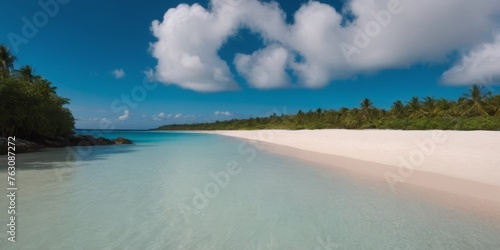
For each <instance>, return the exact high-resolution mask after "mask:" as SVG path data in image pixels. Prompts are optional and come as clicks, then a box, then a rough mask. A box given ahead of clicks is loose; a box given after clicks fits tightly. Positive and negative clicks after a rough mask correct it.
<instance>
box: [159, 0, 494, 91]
mask: <svg viewBox="0 0 500 250" xmlns="http://www.w3.org/2000/svg"><path fill="white" fill-rule="evenodd" d="M209 6H210V7H209V8H208V9H206V8H204V7H202V6H200V5H198V4H194V5H191V6H190V5H186V4H181V5H179V6H177V7H176V8H171V9H169V10H168V11H167V12H166V13H165V15H164V17H163V20H162V21H158V20H157V21H154V22H153V23H152V26H151V30H152V32H153V34H154V36H155V37H156V38H157V41H156V42H155V43H152V44H151V53H152V55H153V56H154V57H155V58H157V59H158V64H157V66H156V69H155V77H156V78H157V79H158V80H159V81H161V82H164V83H166V84H176V85H179V86H180V87H182V88H186V89H191V90H195V91H201V92H213V91H223V90H231V89H237V88H238V86H237V84H236V83H235V81H234V76H233V73H232V72H231V71H230V68H229V63H233V64H234V66H235V68H236V71H237V72H234V73H238V74H240V75H241V76H243V77H244V78H245V79H246V80H247V82H248V83H249V84H250V85H251V86H252V87H255V88H261V89H270V88H281V87H286V86H288V85H289V79H290V76H289V73H290V72H291V73H292V74H293V75H294V76H297V78H298V79H297V82H296V84H298V85H301V86H304V87H310V88H319V87H323V86H325V85H326V84H328V83H329V82H331V81H333V80H336V79H343V78H349V77H352V76H354V75H357V74H363V73H369V72H374V71H379V70H384V69H394V68H404V67H409V66H412V65H415V64H420V63H429V62H431V63H435V62H438V63H446V62H448V61H447V60H449V59H448V56H449V55H450V54H452V53H454V52H462V53H463V54H464V55H465V56H464V57H463V58H461V59H459V62H458V63H457V64H456V65H455V67H453V68H452V69H450V71H448V72H447V73H446V74H445V76H444V79H446V80H447V81H449V82H452V83H457V84H460V83H464V82H466V81H467V80H465V79H466V78H467V77H473V78H474V77H477V75H476V74H490V75H493V77H496V76H498V74H499V73H500V68H499V67H496V65H498V61H495V60H494V59H495V58H498V56H496V57H495V56H494V55H490V54H489V53H494V52H496V53H497V54H496V55H498V43H499V42H498V37H497V39H496V40H495V42H494V43H491V40H492V34H491V31H492V30H495V29H497V28H499V27H500V25H499V21H498V20H500V18H499V17H500V4H498V1H497V0H482V1H469V0H440V1H434V0H419V1H412V0H387V1H376V0H351V1H349V2H347V3H346V4H345V6H344V9H342V10H336V9H334V8H333V7H332V6H330V5H328V4H324V3H320V2H317V1H309V2H306V3H304V4H303V5H302V6H301V7H300V8H299V9H298V10H297V11H296V12H295V13H294V14H293V17H294V18H293V22H292V23H287V22H286V18H285V17H286V16H285V14H284V12H283V10H281V8H280V6H279V5H278V4H277V3H274V2H270V3H269V2H261V1H258V0H245V1H243V0H211V2H210V5H209ZM347 13H348V14H349V15H350V16H353V17H354V18H353V19H352V20H350V21H346V18H345V17H346V15H347ZM243 27H246V28H249V29H250V30H252V31H253V32H254V33H256V34H259V35H260V36H261V37H262V38H263V41H264V47H263V48H261V49H258V50H257V51H255V52H253V53H250V54H242V53H236V54H235V55H234V59H233V60H232V62H231V60H228V61H224V60H223V59H222V58H220V57H219V56H218V54H217V52H218V50H219V49H220V48H221V47H222V46H223V45H224V43H225V42H226V41H227V40H228V38H229V37H231V36H233V35H235V34H237V33H238V31H239V30H240V29H241V28H243ZM492 63H493V64H492ZM494 63H496V64H494ZM486 64H489V65H488V66H487V67H481V66H479V65H486ZM479 68H481V69H480V70H479ZM459 78H464V79H459Z"/></svg>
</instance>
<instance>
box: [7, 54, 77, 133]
mask: <svg viewBox="0 0 500 250" xmlns="http://www.w3.org/2000/svg"><path fill="white" fill-rule="evenodd" d="M15 60H16V57H15V56H14V55H12V53H11V52H10V50H9V49H8V48H7V47H6V46H4V45H0V133H1V134H0V136H3V137H7V136H18V137H21V138H32V137H54V136H67V135H70V134H72V133H73V132H74V125H75V122H74V118H73V115H72V114H71V112H70V110H69V109H68V108H66V107H65V105H66V104H68V103H69V99H67V98H63V97H60V96H58V95H57V93H56V87H54V86H52V83H51V82H50V81H48V80H47V79H45V78H43V77H42V76H39V75H35V72H34V70H33V68H32V67H31V66H23V67H21V68H19V69H15V68H14V61H15Z"/></svg>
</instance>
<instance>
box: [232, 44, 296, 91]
mask: <svg viewBox="0 0 500 250" xmlns="http://www.w3.org/2000/svg"><path fill="white" fill-rule="evenodd" d="M234 64H235V65H236V69H237V70H238V72H239V73H240V74H242V75H243V76H244V77H245V78H246V79H247V80H248V82H249V83H250V85H252V86H253V87H255V88H259V89H270V88H280V87H285V86H287V84H288V75H287V74H286V72H285V70H286V67H287V64H288V51H287V50H286V49H284V48H283V47H281V46H274V45H272V46H269V47H266V48H264V49H262V50H259V51H255V52H254V53H253V54H252V55H243V54H237V55H236V57H235V59H234Z"/></svg>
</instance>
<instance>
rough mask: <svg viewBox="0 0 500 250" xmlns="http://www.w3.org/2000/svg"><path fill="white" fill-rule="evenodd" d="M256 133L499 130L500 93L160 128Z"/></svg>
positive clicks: (475, 89)
mask: <svg viewBox="0 0 500 250" xmlns="http://www.w3.org/2000/svg"><path fill="white" fill-rule="evenodd" d="M256 129H291V130H298V129H400V130H431V129H439V130H500V95H492V94H491V93H490V92H486V91H484V89H483V88H482V87H481V86H479V85H474V86H472V87H471V88H470V90H469V92H468V93H465V94H464V95H463V96H462V97H460V98H458V100H447V99H444V98H440V99H435V98H434V97H430V96H428V97H425V98H422V99H421V98H419V97H413V98H412V99H411V100H409V101H407V102H403V101H401V100H397V101H395V102H394V103H393V105H392V107H391V109H390V110H386V109H380V108H377V107H375V106H374V105H373V103H372V101H370V100H369V99H367V98H365V99H364V100H362V101H361V104H360V106H359V108H352V109H349V108H346V107H343V108H341V109H339V110H333V109H329V110H323V109H321V108H318V109H317V110H315V111H308V112H303V111H302V110H299V111H298V113H297V114H295V115H286V114H281V115H277V114H272V115H270V116H268V117H256V118H249V119H233V120H227V121H216V122H211V123H198V124H172V125H164V126H161V127H159V128H157V130H256Z"/></svg>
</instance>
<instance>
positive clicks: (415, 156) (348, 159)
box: [213, 129, 500, 200]
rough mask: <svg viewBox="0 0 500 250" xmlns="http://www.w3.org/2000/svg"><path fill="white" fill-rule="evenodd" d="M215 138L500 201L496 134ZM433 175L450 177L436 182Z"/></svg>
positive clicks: (262, 133)
mask: <svg viewBox="0 0 500 250" xmlns="http://www.w3.org/2000/svg"><path fill="white" fill-rule="evenodd" d="M213 133H216V134H220V135H225V136H231V137H236V138H241V139H249V140H255V141H260V142H266V143H271V144H275V145H281V146H287V147H290V148H291V149H300V150H305V151H304V153H300V152H299V151H297V150H289V151H288V152H287V151H286V150H283V149H280V150H274V151H276V152H278V153H281V154H287V155H290V156H294V157H298V158H303V159H306V160H311V161H315V162H319V163H326V164H329V165H333V166H337V167H344V168H353V169H354V168H355V169H356V171H358V172H365V173H370V174H371V175H378V176H380V177H382V178H386V179H387V178H389V179H391V180H397V181H399V182H400V183H413V184H417V185H422V186H425V187H430V188H436V189H441V190H447V189H455V190H452V191H455V192H458V193H467V192H468V193H469V194H471V195H474V196H481V195H484V196H485V197H488V198H492V197H493V199H495V200H500V132H491V131H398V130H336V129H329V130H299V131H287V130H259V131H215V132H213ZM306 151H309V152H310V153H311V154H307V153H305V152H306ZM318 153H319V154H318ZM372 163H373V164H372ZM369 168H373V169H369ZM374 169H377V170H376V171H375V170H374ZM412 169H413V170H412ZM416 173H419V174H416ZM388 176H389V177H388ZM436 176H444V177H450V178H447V179H446V180H445V179H443V178H434V177H436ZM460 180H464V181H467V183H469V184H467V185H465V184H463V183H462V182H460ZM464 183H465V182H464ZM470 183H472V185H470ZM476 184H479V186H478V185H476ZM481 185H482V186H481ZM472 186H478V187H479V188H477V187H476V188H473V187H472ZM491 187H493V189H492V188H491ZM458 189H461V190H458ZM457 190H458V191H457ZM485 193H489V194H485Z"/></svg>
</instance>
